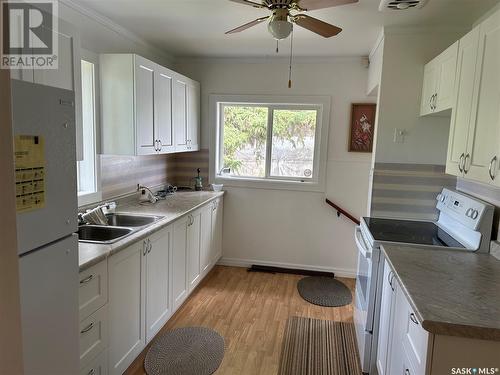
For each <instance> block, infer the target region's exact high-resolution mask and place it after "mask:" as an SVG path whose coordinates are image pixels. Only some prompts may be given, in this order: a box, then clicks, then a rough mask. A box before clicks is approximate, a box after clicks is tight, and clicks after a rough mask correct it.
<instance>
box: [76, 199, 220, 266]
mask: <svg viewBox="0 0 500 375" xmlns="http://www.w3.org/2000/svg"><path fill="white" fill-rule="evenodd" d="M223 195H224V192H223V191H221V192H214V191H196V192H177V193H175V194H174V195H171V196H168V197H167V199H165V200H161V201H159V202H157V203H155V204H145V205H142V204H139V203H138V202H137V200H135V199H133V200H129V201H128V202H126V203H119V202H118V206H117V208H116V212H117V213H132V214H143V215H157V216H163V218H162V219H160V220H158V221H157V222H155V223H153V224H151V225H148V226H147V227H145V228H143V229H141V230H139V231H137V232H135V233H132V234H131V235H129V236H128V237H125V238H124V239H122V240H120V241H118V242H115V243H113V244H106V245H105V244H93V243H85V242H79V243H78V250H79V251H78V252H79V265H80V271H83V270H85V269H87V268H89V267H91V266H93V265H95V264H97V263H99V262H100V261H102V260H104V259H106V258H107V257H108V256H110V255H113V254H116V253H117V252H119V251H120V250H122V249H124V248H126V247H128V246H129V245H131V244H133V243H134V242H137V241H139V240H142V239H143V238H146V237H148V236H150V235H151V234H152V233H154V232H156V231H158V230H160V229H161V228H164V227H166V226H167V225H169V224H170V223H172V222H173V221H175V220H177V219H178V218H180V217H181V216H184V215H186V214H188V213H190V212H192V211H193V210H195V209H197V208H199V207H201V206H203V205H205V204H206V203H208V202H210V201H212V200H214V199H217V198H218V197H221V196H223Z"/></svg>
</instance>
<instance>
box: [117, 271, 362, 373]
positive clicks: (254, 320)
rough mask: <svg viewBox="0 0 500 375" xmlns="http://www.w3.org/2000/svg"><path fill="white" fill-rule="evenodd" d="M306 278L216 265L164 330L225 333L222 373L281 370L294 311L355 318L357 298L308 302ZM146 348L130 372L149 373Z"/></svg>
mask: <svg viewBox="0 0 500 375" xmlns="http://www.w3.org/2000/svg"><path fill="white" fill-rule="evenodd" d="M302 277H303V276H298V275H289V274H267V273H255V272H247V270H246V269H245V268H236V267H223V266H216V267H214V269H213V270H212V271H211V273H210V274H209V275H207V277H206V278H205V279H204V280H203V281H202V283H201V284H200V285H199V286H198V288H197V289H196V290H195V291H194V292H193V293H192V294H191V296H190V297H189V298H188V300H187V301H186V302H185V303H184V305H183V306H181V308H180V309H179V310H178V311H177V312H176V313H175V315H174V316H173V317H172V318H170V320H169V322H168V323H167V324H166V325H165V327H163V328H162V332H163V331H168V330H171V329H173V328H179V327H186V326H204V327H209V328H212V329H215V330H216V331H217V332H219V333H220V334H221V335H222V336H223V337H224V340H225V343H226V352H225V355H224V360H223V362H222V364H221V366H220V368H219V369H218V370H217V372H216V374H217V375H240V374H242V375H246V374H249V375H250V374H251V375H273V374H276V373H277V372H278V366H279V357H280V351H281V342H282V339H283V334H284V331H285V324H286V321H287V318H288V317H289V316H302V317H309V318H316V319H326V320H336V321H344V322H352V320H353V305H352V303H351V304H350V305H347V306H342V307H320V306H315V305H312V304H310V303H308V302H306V301H304V300H303V299H302V298H301V297H300V296H299V293H298V292H297V281H299V280H300V279H301V278H302ZM339 280H341V281H343V282H344V283H345V284H346V285H347V286H348V287H349V289H350V290H351V292H352V293H353V297H354V285H355V280H354V279H343V278H339ZM353 299H354V298H353ZM160 334H161V332H160ZM147 349H148V348H146V349H145V350H144V351H143V352H142V353H141V355H140V356H139V357H138V358H137V359H136V360H135V361H134V363H132V365H131V366H130V367H129V368H128V370H127V371H126V372H125V374H127V375H143V374H145V371H144V366H143V363H144V357H145V355H146V352H147Z"/></svg>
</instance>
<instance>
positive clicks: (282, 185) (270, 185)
mask: <svg viewBox="0 0 500 375" xmlns="http://www.w3.org/2000/svg"><path fill="white" fill-rule="evenodd" d="M213 180H214V181H215V183H216V184H224V186H227V187H239V188H248V189H267V190H292V191H310V192H315V193H324V192H325V186H324V183H321V182H317V181H311V182H300V181H287V180H273V179H257V178H237V177H221V176H215V178H214V179H213Z"/></svg>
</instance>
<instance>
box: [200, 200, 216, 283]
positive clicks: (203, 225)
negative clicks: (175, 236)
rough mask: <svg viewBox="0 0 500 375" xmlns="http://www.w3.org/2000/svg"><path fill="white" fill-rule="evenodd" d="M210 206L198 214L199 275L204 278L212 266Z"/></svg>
mask: <svg viewBox="0 0 500 375" xmlns="http://www.w3.org/2000/svg"><path fill="white" fill-rule="evenodd" d="M213 207H214V206H213V202H212V204H208V205H206V206H205V207H203V208H202V209H201V213H200V273H201V276H202V277H204V276H205V275H206V274H207V273H208V272H209V271H210V267H211V266H212V261H213V256H212V245H213V243H212V210H213Z"/></svg>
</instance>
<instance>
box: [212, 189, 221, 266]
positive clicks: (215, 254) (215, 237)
mask: <svg viewBox="0 0 500 375" xmlns="http://www.w3.org/2000/svg"><path fill="white" fill-rule="evenodd" d="M212 205H213V207H212V255H211V257H212V264H215V263H217V262H218V261H219V259H220V258H221V257H222V221H223V211H224V201H223V199H222V198H218V199H216V200H214V201H213V202H212Z"/></svg>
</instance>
